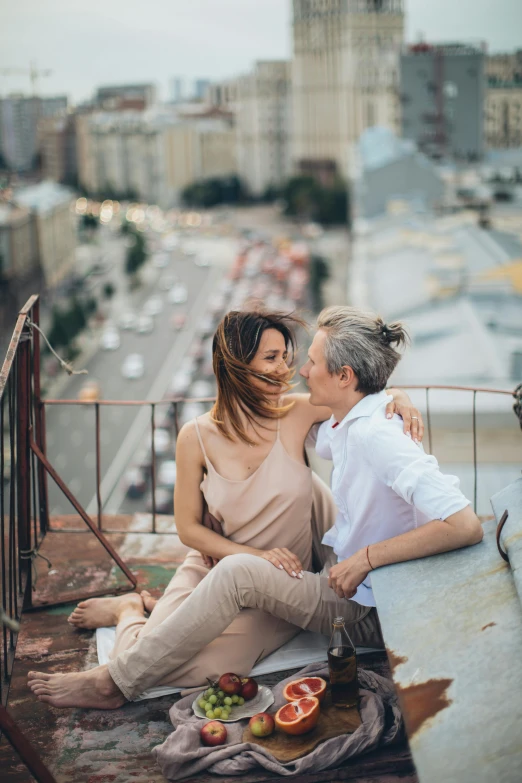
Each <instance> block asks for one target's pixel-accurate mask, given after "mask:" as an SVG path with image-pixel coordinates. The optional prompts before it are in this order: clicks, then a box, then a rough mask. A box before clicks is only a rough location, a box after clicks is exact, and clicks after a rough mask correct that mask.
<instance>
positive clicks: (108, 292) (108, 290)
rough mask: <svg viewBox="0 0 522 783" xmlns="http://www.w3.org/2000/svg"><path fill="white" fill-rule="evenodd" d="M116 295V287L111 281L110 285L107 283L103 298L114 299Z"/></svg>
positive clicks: (104, 287)
mask: <svg viewBox="0 0 522 783" xmlns="http://www.w3.org/2000/svg"><path fill="white" fill-rule="evenodd" d="M115 293H116V289H115V287H114V285H113V284H112V283H111V282H110V281H109V282H108V283H105V285H104V286H103V296H104V297H105V299H112V297H113V296H114V294H115Z"/></svg>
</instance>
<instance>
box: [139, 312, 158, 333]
mask: <svg viewBox="0 0 522 783" xmlns="http://www.w3.org/2000/svg"><path fill="white" fill-rule="evenodd" d="M153 330H154V319H153V318H152V317H151V316H150V315H140V316H139V318H138V320H137V322H136V331H137V333H138V334H150V333H151V332H152V331H153Z"/></svg>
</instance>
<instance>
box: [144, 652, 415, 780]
mask: <svg viewBox="0 0 522 783" xmlns="http://www.w3.org/2000/svg"><path fill="white" fill-rule="evenodd" d="M305 675H311V676H313V675H317V676H319V677H323V678H324V679H325V680H328V679H329V677H328V667H327V666H326V665H325V664H323V663H320V664H317V663H315V664H310V665H309V666H307V667H306V668H304V669H302V670H301V671H300V672H299V673H298V674H294V675H293V676H292V677H289V678H287V679H286V680H283V681H282V682H280V683H279V684H278V685H276V686H275V687H274V689H273V693H274V697H275V703H274V704H273V705H272V707H271V708H270V712H271V713H275V711H276V710H277V709H279V707H282V706H283V704H285V700H284V699H283V696H282V693H283V688H284V686H285V685H286V683H287V682H290V681H291V680H295V679H298V678H299V677H304V676H305ZM359 689H360V694H361V700H360V714H361V719H362V725H361V726H360V727H359V728H358V729H357V731H355V732H354V733H353V734H345V735H343V736H341V737H334V738H333V739H329V740H325V742H323V743H321V744H320V745H318V746H317V747H316V748H315V749H314V750H313V751H311V752H310V753H309V754H308V755H307V756H304V757H303V758H300V759H296V760H295V761H291V762H287V763H284V764H282V763H281V762H279V761H277V760H276V759H275V758H274V757H273V756H272V755H271V754H270V753H269V752H268V751H267V750H265V749H264V748H262V747H260V746H259V745H254V744H252V743H250V742H242V736H243V730H244V728H245V726H246V724H247V721H246V720H243V721H238V722H237V723H228V724H227V731H228V737H227V743H226V745H220V746H218V747H215V748H207V747H205V746H203V745H202V744H201V741H200V737H199V732H200V729H201V727H202V726H203V725H204V723H203V721H202V720H201V719H200V718H196V716H195V715H194V713H193V712H192V703H193V701H194V694H192V695H190V696H186V697H185V698H184V699H180V701H178V702H176V704H174V706H173V707H172V708H171V710H170V719H171V721H172V723H173V725H174V728H175V731H174V732H173V733H172V734H171V735H170V736H169V737H167V739H166V740H165V742H164V743H163V744H162V745H158V746H157V747H156V748H154V750H153V754H154V756H155V757H156V760H157V762H158V764H159V765H160V767H161V770H162V772H163V775H164V776H165V777H166V778H168V780H171V781H178V780H182V779H183V778H188V777H192V776H196V775H198V773H201V772H203V771H207V772H212V773H214V774H216V775H241V774H243V773H245V772H247V771H249V770H252V769H255V768H256V767H263V768H264V769H267V770H269V771H270V772H274V773H276V774H278V775H281V776H282V775H296V774H298V773H304V772H319V771H321V770H325V769H328V768H329V767H338V766H339V765H340V764H342V763H343V762H344V761H346V760H347V759H349V758H351V757H352V756H355V755H357V754H359V753H367V752H368V751H370V750H373V749H374V748H377V747H378V746H379V745H387V744H389V743H391V742H393V741H394V740H396V739H398V738H399V735H401V736H402V728H403V725H402V716H401V712H400V710H399V707H398V705H397V700H396V696H395V691H394V689H393V684H392V682H391V680H387V679H386V678H385V677H380V676H379V675H378V674H374V673H373V672H370V671H365V670H364V669H360V670H359Z"/></svg>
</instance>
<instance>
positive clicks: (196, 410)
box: [180, 402, 207, 426]
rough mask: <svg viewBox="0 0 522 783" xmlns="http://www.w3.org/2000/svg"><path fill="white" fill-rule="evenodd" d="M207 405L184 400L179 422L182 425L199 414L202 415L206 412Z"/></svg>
mask: <svg viewBox="0 0 522 783" xmlns="http://www.w3.org/2000/svg"><path fill="white" fill-rule="evenodd" d="M206 408H207V406H205V404H204V403H202V402H186V403H185V404H184V405H183V411H182V413H181V418H180V424H181V426H183V425H184V424H187V422H189V421H192V419H197V418H198V417H199V416H203V414H204V413H205V412H206Z"/></svg>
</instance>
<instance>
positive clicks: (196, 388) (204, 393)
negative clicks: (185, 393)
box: [189, 380, 214, 398]
mask: <svg viewBox="0 0 522 783" xmlns="http://www.w3.org/2000/svg"><path fill="white" fill-rule="evenodd" d="M212 396H214V387H213V385H212V383H211V382H210V381H205V380H200V381H194V383H193V384H192V386H191V387H190V391H189V397H195V398H197V397H212Z"/></svg>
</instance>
